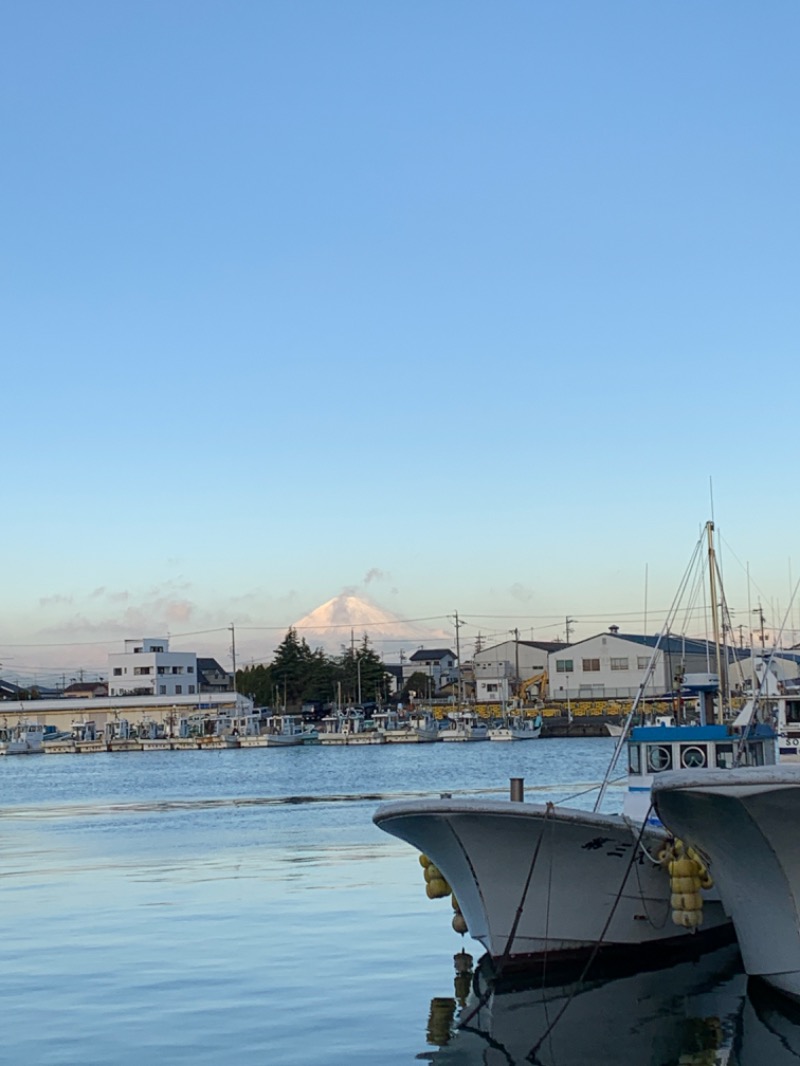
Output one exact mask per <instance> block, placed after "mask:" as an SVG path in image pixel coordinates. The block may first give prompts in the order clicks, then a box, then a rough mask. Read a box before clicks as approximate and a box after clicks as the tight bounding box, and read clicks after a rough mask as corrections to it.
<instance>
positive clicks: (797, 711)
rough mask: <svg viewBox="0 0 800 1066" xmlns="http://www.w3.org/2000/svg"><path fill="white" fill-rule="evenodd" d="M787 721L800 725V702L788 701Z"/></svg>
mask: <svg viewBox="0 0 800 1066" xmlns="http://www.w3.org/2000/svg"><path fill="white" fill-rule="evenodd" d="M786 721H787V722H794V723H795V724H798V723H800V700H787V701H786Z"/></svg>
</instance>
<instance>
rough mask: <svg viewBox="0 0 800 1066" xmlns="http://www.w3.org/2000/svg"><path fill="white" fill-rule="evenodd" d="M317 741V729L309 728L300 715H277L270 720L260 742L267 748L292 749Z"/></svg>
mask: <svg viewBox="0 0 800 1066" xmlns="http://www.w3.org/2000/svg"><path fill="white" fill-rule="evenodd" d="M316 739H317V731H316V729H311V728H309V727H307V726H306V725H305V724H304V722H303V717H302V715H299V714H276V715H273V716H272V718H270V719H269V723H268V725H267V728H266V730H264V731H263V732H262V733H261V736H260V737H259V740H261V741H263V742H264V747H266V748H287V747H288V748H291V747H297V746H298V745H299V744H308V743H311V742H312V741H315V740H316Z"/></svg>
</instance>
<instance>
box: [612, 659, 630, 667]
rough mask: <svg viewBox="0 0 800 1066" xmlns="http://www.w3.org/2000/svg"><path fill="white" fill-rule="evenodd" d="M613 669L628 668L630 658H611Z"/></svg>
mask: <svg viewBox="0 0 800 1066" xmlns="http://www.w3.org/2000/svg"><path fill="white" fill-rule="evenodd" d="M611 669H612V670H627V669H628V660H627V659H612V660H611Z"/></svg>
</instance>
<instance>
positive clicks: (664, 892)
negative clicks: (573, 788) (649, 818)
mask: <svg viewBox="0 0 800 1066" xmlns="http://www.w3.org/2000/svg"><path fill="white" fill-rule="evenodd" d="M374 820H375V822H376V824H377V825H378V826H379V827H380V828H381V829H384V830H385V831H386V832H387V833H391V834H393V835H394V836H397V837H399V838H400V839H401V840H405V841H407V842H408V843H410V844H412V845H413V846H414V847H415V848H418V849H419V850H420V851H421V852H423V853H424V854H426V855H427V856H428V857H429V858H430V859H431V860H432V861H433V862H434V863H435V864H436V865H437V866H438V867H439V869H440V870H441V871H442V873H443V874H444V876H445V877H446V879H447V881H448V882H449V884H450V886H451V887H452V890H453V893H454V895H455V896H456V899H457V900H458V903H459V906H460V908H461V911H462V913H463V915H464V917H465V919H466V922H467V926H468V928H469V932H470V935H471V936H472V937H473V938H474V939H475V940H477V941H479V942H480V943H481V944H482V945H483V947H484V948H485V949H486V950H487V951H488V952H489V954H490V955H491V956H492V958H493V959H502V960H503V965H504V967H506V966H508V967H517V968H520V967H523V968H524V967H526V966H528V965H530V964H531V963H534V962H535V961H536V960H541V959H542V958H543V957H544V956H547V957H550V956H559V955H560V956H562V957H568V956H574V955H576V954H580V953H585V952H586V951H587V950H590V949H592V948H594V947H595V945H597V944H598V943H600V944H601V950H603V949H605V950H608V949H610V948H627V949H640V948H650V947H655V946H656V945H659V944H661V945H665V946H666V945H673V944H675V943H676V942H678V941H684V940H685V939H686V938H687V936H689V935H690V934H689V932H688V931H687V930H683V929H680V928H678V927H677V926H673V925H672V923H671V910H672V908H671V904H670V881H669V876H668V874H667V871H666V870H665V869H663V867H661V866H660V865H658V864H655V863H653V862H652V861H651V860H650V859H649V858H648V857H647V854H646V853H645V851H643V850H641V849H638V850H637V848H636V836H637V831H636V830H634V829H633V828H631V826H630V825H629V824H628V823H627V822H626V821H625V820H624V819H623V818H622V817H621V816H619V815H599V814H591V813H589V812H584V811H574V810H569V809H566V808H564V809H560V810H555V809H553V808H547V807H544V806H541V805H538V804H529V803H517V802H512V801H510V800H505V801H503V800H461V801H455V800H417V801H407V802H402V803H392V804H386V805H384V806H382V807H380V808H379V809H378V811H377V812H376V814H375V816H374ZM665 839H666V834H665V833H664V831H663V830H662V829H659V828H658V827H653V828H652V829H650V828H648V829H647V830H646V832H645V835H644V838H643V843H644V845H645V847H646V849H647V851H648V852H649V853H650V854H654V853H655V852H657V851H658V850H659V848H660V847H661V846H662V845H663V843H664V840H665ZM526 884H527V888H526ZM520 908H521V913H520V914H519V919H518V924H517V926H516V929H515V928H514V923H515V920H516V916H517V914H518V911H520ZM703 929H704V930H706V931H710V930H716V931H719V930H721V929H726V930H727V931H728V932H730V923H729V921H728V920H727V918H726V916H725V914H724V912H723V910H722V907H721V906H720V904H719V903H714V902H709V903H707V905H706V907H705V915H704V922H703Z"/></svg>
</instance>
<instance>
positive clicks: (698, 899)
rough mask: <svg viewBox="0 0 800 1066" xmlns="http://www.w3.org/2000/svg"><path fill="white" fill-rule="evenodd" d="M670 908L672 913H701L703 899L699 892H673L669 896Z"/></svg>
mask: <svg viewBox="0 0 800 1066" xmlns="http://www.w3.org/2000/svg"><path fill="white" fill-rule="evenodd" d="M670 906H671V907H672V909H673V910H674V911H701V910H702V909H703V897H702V896H701V895H700V893H699V892H674V893H673V894H672V896H670Z"/></svg>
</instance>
